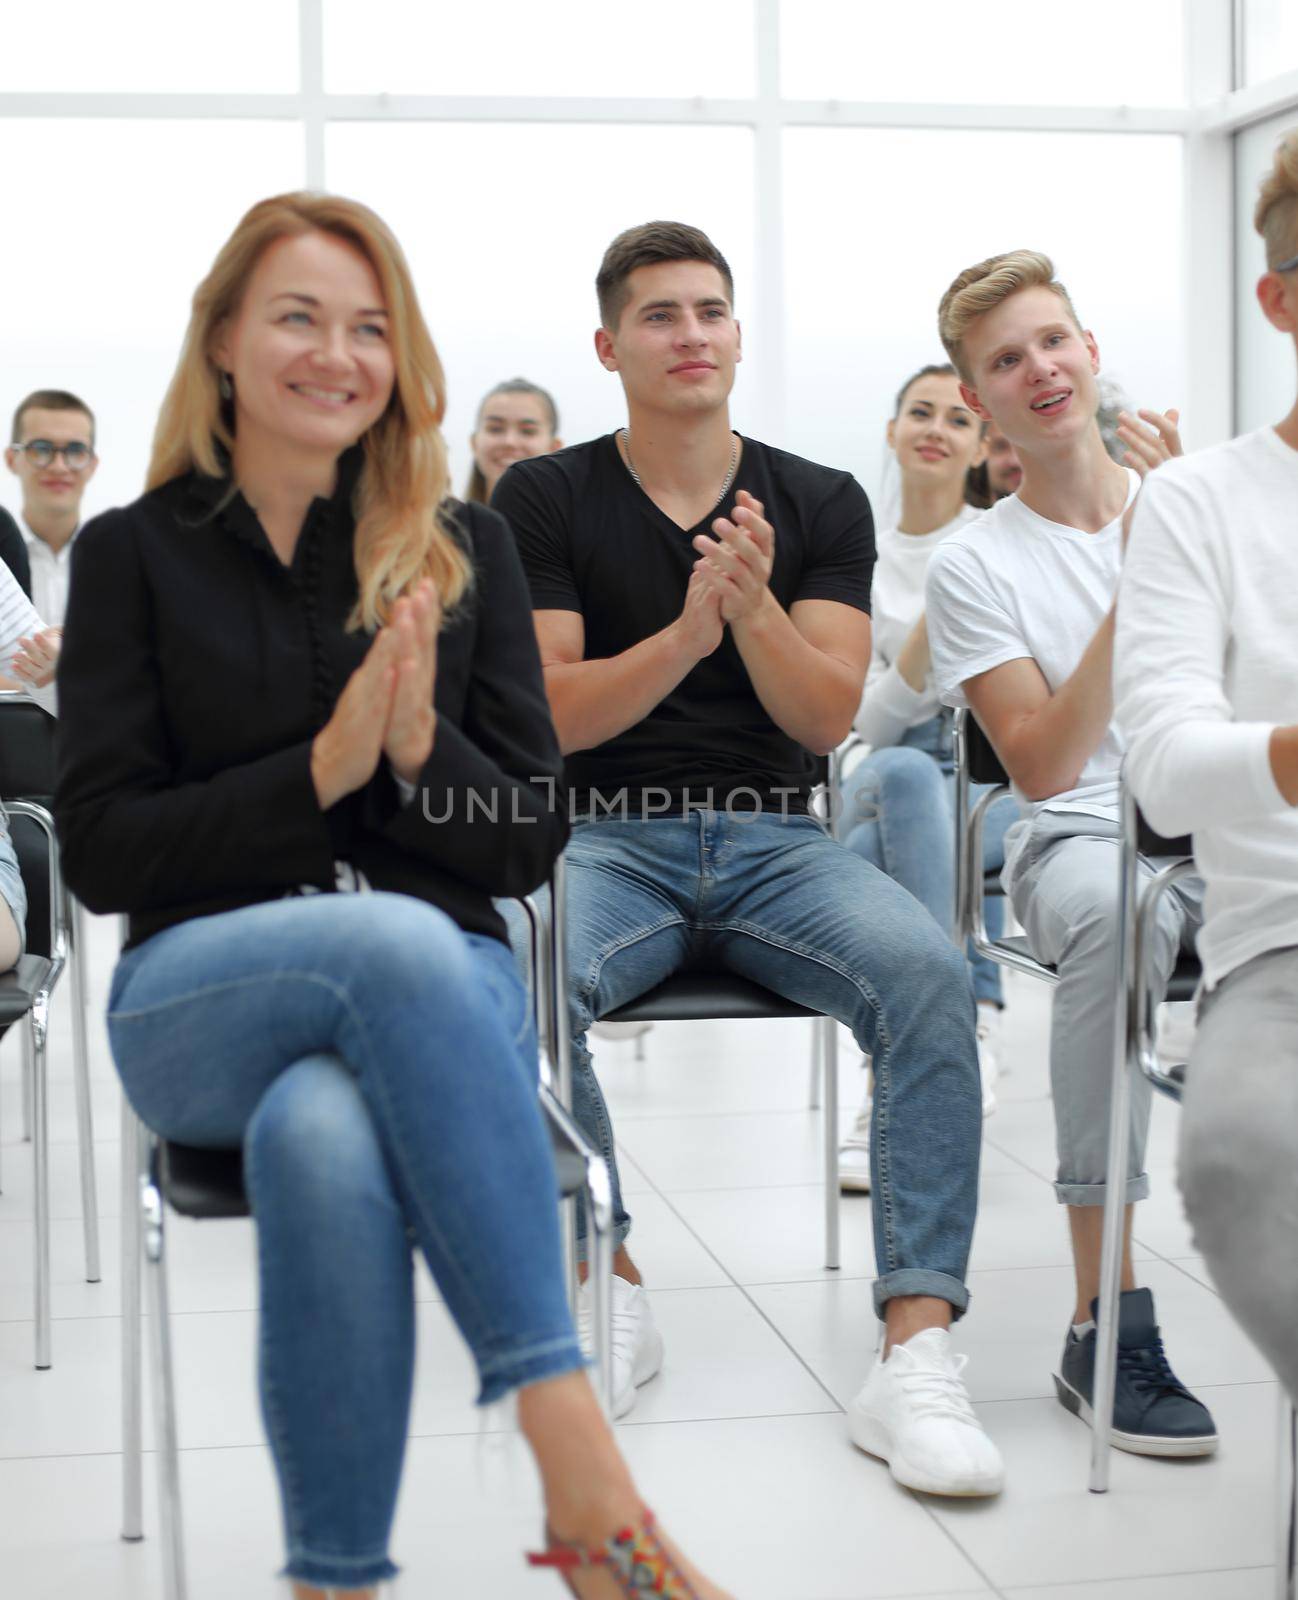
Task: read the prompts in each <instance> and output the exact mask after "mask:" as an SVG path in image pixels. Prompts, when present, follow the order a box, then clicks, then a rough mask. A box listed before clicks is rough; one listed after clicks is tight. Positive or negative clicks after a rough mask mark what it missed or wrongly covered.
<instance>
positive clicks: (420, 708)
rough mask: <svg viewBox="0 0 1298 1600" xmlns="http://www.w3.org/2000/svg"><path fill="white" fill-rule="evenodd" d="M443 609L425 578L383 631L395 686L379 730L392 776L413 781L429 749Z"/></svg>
mask: <svg viewBox="0 0 1298 1600" xmlns="http://www.w3.org/2000/svg"><path fill="white" fill-rule="evenodd" d="M441 625H442V605H441V600H440V598H439V597H438V594H437V590H436V588H435V587H434V585H433V582H432V580H431V579H430V578H424V579H423V580H422V581H421V582H420V583H418V584H417V585H416V586H415V588H414V590H413V591H412V593H410V594H409V595H406V596H403V597H402V598H401V599H400V600H398V601H397V603H396V605H395V606H394V607H393V608H392V619H391V621H390V622H389V623H388V626H387V629H386V630H385V631H386V632H389V633H393V634H395V636H396V652H397V654H396V665H397V676H396V684H395V686H394V689H393V694H392V704H391V706H390V707H389V710H388V716H387V723H386V726H385V727H384V730H383V754H384V755H385V756H386V757H387V758H388V764H389V765H390V766H391V768H392V770H393V772H394V773H396V775H397V777H399V778H401V779H403V780H404V781H405V782H406V783H414V782H416V781H417V779H418V777H419V774H420V773H421V772H422V771H423V767H424V763H425V762H426V761H427V760H428V757H429V755H430V754H431V753H432V749H433V737H434V734H435V733H436V731H437V713H436V712H435V711H434V710H433V686H434V684H435V683H436V681H437V634H438V631H439V629H440V628H441Z"/></svg>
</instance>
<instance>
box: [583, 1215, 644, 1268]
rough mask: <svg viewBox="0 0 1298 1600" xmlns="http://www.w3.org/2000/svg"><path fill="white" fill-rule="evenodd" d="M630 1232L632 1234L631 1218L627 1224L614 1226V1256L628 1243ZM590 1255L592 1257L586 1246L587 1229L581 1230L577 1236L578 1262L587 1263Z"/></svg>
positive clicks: (620, 1223)
mask: <svg viewBox="0 0 1298 1600" xmlns="http://www.w3.org/2000/svg"><path fill="white" fill-rule="evenodd" d="M630 1232H631V1218H630V1217H628V1218H627V1219H626V1221H625V1222H618V1223H615V1224H614V1227H613V1254H614V1255H616V1254H617V1252H618V1251H619V1250H620V1249H621V1248H622V1246H623V1245H624V1244H625V1243H626V1240H627V1235H628V1234H629V1233H630ZM589 1255H590V1251H589V1249H588V1248H587V1245H586V1230H585V1228H583V1229H582V1230H581V1232H580V1233H579V1234H578V1235H577V1260H578V1261H585V1260H587V1259H588V1257H589Z"/></svg>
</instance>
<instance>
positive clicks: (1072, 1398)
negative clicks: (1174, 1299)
mask: <svg viewBox="0 0 1298 1600" xmlns="http://www.w3.org/2000/svg"><path fill="white" fill-rule="evenodd" d="M1098 1306H1099V1301H1098V1300H1092V1301H1091V1317H1092V1319H1095V1318H1097V1317H1098V1315H1099V1312H1098ZM1095 1342H1096V1330H1095V1329H1094V1328H1092V1329H1091V1331H1090V1332H1089V1333H1088V1334H1086V1335H1085V1336H1084V1337H1083V1338H1081V1339H1079V1338H1078V1337H1077V1336H1076V1335H1075V1334H1074V1332H1073V1330H1072V1329H1071V1328H1069V1330H1068V1335H1067V1337H1066V1338H1065V1340H1064V1353H1063V1357H1062V1359H1061V1360H1060V1363H1059V1371H1058V1372H1057V1373H1056V1374H1055V1392H1056V1393H1057V1394H1058V1396H1059V1403H1060V1405H1062V1406H1063V1407H1064V1408H1065V1410H1067V1411H1071V1412H1072V1413H1073V1415H1074V1416H1076V1417H1080V1418H1081V1419H1082V1421H1083V1422H1085V1423H1087V1424H1090V1423H1091V1422H1092V1421H1093V1413H1092V1411H1091V1399H1092V1395H1093V1393H1094V1390H1093V1387H1092V1385H1093V1381H1094V1378H1095ZM1113 1442H1114V1444H1115V1445H1117V1447H1118V1449H1119V1450H1130V1451H1131V1452H1132V1453H1133V1454H1134V1455H1138V1456H1207V1455H1211V1454H1212V1452H1213V1451H1214V1450H1215V1449H1216V1448H1217V1427H1216V1424H1215V1423H1214V1422H1213V1420H1212V1417H1211V1415H1210V1414H1209V1411H1208V1408H1207V1406H1205V1405H1204V1404H1203V1403H1202V1401H1199V1400H1196V1399H1195V1397H1194V1396H1193V1395H1192V1394H1191V1393H1190V1391H1189V1390H1188V1389H1187V1388H1186V1387H1185V1385H1184V1384H1183V1383H1182V1382H1181V1381H1180V1379H1179V1378H1178V1377H1177V1376H1176V1374H1175V1373H1174V1372H1173V1371H1172V1369H1171V1367H1170V1366H1169V1365H1168V1361H1167V1356H1166V1355H1165V1354H1164V1352H1163V1341H1162V1338H1161V1337H1160V1336H1159V1332H1158V1324H1157V1323H1156V1322H1155V1321H1154V1296H1153V1295H1152V1294H1151V1293H1150V1291H1149V1290H1148V1289H1127V1290H1126V1291H1125V1292H1124V1293H1123V1295H1122V1297H1121V1300H1120V1302H1119V1305H1118V1376H1117V1383H1116V1385H1115V1387H1114V1393H1113Z"/></svg>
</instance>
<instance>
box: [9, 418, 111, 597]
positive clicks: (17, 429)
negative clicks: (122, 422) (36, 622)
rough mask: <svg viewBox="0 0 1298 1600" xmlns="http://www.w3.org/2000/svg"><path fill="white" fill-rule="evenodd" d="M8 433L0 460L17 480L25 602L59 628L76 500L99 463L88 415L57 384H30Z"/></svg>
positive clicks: (76, 514)
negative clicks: (28, 584)
mask: <svg viewBox="0 0 1298 1600" xmlns="http://www.w3.org/2000/svg"><path fill="white" fill-rule="evenodd" d="M10 437H11V439H12V441H13V442H12V444H10V446H9V448H8V449H7V450H6V451H5V462H6V464H7V466H8V467H9V470H10V472H12V473H13V474H14V475H15V476H16V477H17V479H18V481H19V483H20V484H21V485H22V496H23V504H22V521H23V528H22V533H23V539H24V541H25V543H26V545H27V557H28V561H29V562H30V564H31V581H32V588H31V595H32V603H33V605H34V606H35V607H36V610H37V612H38V613H39V615H40V616H41V617H42V618H43V619H44V621H45V622H46V624H47V625H49V626H50V627H61V626H62V624H63V613H64V610H65V609H66V607H67V603H68V575H69V572H70V570H71V557H72V541H73V539H74V538H75V537H76V533H77V529H78V528H79V527H80V526H81V501H82V498H83V496H84V495H85V492H86V485H87V484H88V483H89V482H90V480H91V478H93V477H94V475H95V468H96V467H97V466H98V465H99V459H98V457H97V456H96V455H95V418H94V413H93V412H92V411H91V410H90V407H89V406H88V405H86V403H85V402H84V401H83V400H79V399H78V398H77V397H76V395H74V394H69V393H68V392H67V391H66V390H64V389H37V390H36V392H35V393H34V394H29V395H28V396H27V398H26V399H25V400H24V401H23V402H22V403H21V405H20V406H19V407H18V409H17V411H16V412H15V413H14V425H13V432H12V434H11V435H10Z"/></svg>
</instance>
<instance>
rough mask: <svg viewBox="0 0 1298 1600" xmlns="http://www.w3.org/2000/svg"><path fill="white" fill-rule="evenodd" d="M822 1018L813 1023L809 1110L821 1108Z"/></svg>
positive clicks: (808, 1094) (808, 1085)
mask: <svg viewBox="0 0 1298 1600" xmlns="http://www.w3.org/2000/svg"><path fill="white" fill-rule="evenodd" d="M820 1021H821V1019H820V1018H819V1017H817V1018H816V1019H815V1021H814V1022H813V1023H812V1024H811V1076H810V1079H809V1080H808V1083H807V1110H808V1111H819V1110H820V1058H821V1055H822V1053H823V1052H822V1045H823V1042H824V1035H823V1034H822V1033H821V1030H820Z"/></svg>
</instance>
